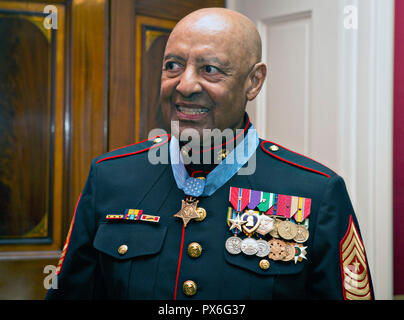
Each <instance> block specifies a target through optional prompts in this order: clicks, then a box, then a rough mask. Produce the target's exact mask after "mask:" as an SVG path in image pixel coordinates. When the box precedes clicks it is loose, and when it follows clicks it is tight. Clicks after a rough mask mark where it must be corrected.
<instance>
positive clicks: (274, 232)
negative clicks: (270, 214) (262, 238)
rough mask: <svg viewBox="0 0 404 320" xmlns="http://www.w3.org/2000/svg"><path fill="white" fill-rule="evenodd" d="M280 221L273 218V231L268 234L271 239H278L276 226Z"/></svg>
mask: <svg viewBox="0 0 404 320" xmlns="http://www.w3.org/2000/svg"><path fill="white" fill-rule="evenodd" d="M280 222H281V221H280V220H279V219H276V218H274V225H273V229H272V230H271V231H270V232H269V234H270V235H271V236H272V237H273V238H279V234H278V225H279V223H280Z"/></svg>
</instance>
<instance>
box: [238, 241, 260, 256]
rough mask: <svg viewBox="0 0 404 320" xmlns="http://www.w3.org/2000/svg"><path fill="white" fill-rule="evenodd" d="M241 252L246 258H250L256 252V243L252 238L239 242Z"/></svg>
mask: <svg viewBox="0 0 404 320" xmlns="http://www.w3.org/2000/svg"><path fill="white" fill-rule="evenodd" d="M241 251H243V253H244V254H246V255H248V256H252V255H254V254H256V253H257V251H258V244H257V241H256V240H255V239H253V238H245V239H244V240H243V241H241Z"/></svg>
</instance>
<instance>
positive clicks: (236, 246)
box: [225, 236, 242, 254]
mask: <svg viewBox="0 0 404 320" xmlns="http://www.w3.org/2000/svg"><path fill="white" fill-rule="evenodd" d="M241 241H242V240H241V239H240V238H239V237H235V236H233V237H230V238H228V239H227V240H226V243H225V247H226V250H227V252H228V253H230V254H239V253H240V252H241Z"/></svg>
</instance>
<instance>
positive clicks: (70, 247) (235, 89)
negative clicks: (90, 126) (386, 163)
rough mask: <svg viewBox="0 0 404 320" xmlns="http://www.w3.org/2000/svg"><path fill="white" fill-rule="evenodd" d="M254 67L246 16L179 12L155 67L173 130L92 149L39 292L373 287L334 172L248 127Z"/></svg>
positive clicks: (295, 295)
mask: <svg viewBox="0 0 404 320" xmlns="http://www.w3.org/2000/svg"><path fill="white" fill-rule="evenodd" d="M266 72H267V69H266V66H265V64H264V63H263V62H261V40H260V36H259V34H258V32H257V30H256V28H255V27H254V24H253V23H252V22H251V21H250V20H249V19H248V18H246V17H245V16H243V15H241V14H239V13H236V12H233V11H230V10H227V9H219V8H209V9H202V10H198V11H195V12H193V13H191V14H190V15H188V16H187V17H185V18H184V19H183V20H181V21H180V22H179V23H178V24H177V26H176V27H175V28H174V30H173V31H172V33H171V35H170V38H169V40H168V43H167V46H166V50H165V53H164V61H163V71H162V81H161V102H162V110H163V115H164V118H165V120H166V122H167V125H168V126H169V127H171V128H172V130H171V135H170V134H159V135H158V136H157V137H153V138H151V139H149V140H147V141H143V142H140V143H137V144H134V145H132V146H129V147H124V148H121V149H118V150H114V151H112V152H110V153H108V154H106V155H103V156H101V157H98V158H96V159H94V161H93V162H92V165H91V170H90V174H89V177H88V180H87V183H86V185H85V188H84V190H83V193H82V194H81V196H80V198H79V201H78V204H77V207H76V211H75V214H74V217H73V221H72V224H71V227H70V231H69V233H68V237H67V240H66V244H65V247H64V250H63V252H62V255H61V258H60V261H59V265H58V288H57V289H51V290H50V291H49V292H48V296H47V297H48V298H51V299H52V298H55V299H56V298H62V299H90V298H113V299H371V298H373V297H374V296H373V288H372V283H371V278H370V273H369V268H368V264H367V259H366V255H365V249H364V246H363V243H362V240H361V236H360V231H359V227H358V222H357V219H356V217H355V213H354V211H353V208H352V205H351V203H350V200H349V196H348V194H347V191H346V188H345V185H344V182H343V180H342V178H341V177H339V176H338V175H337V174H335V173H334V172H333V171H331V170H330V169H328V168H326V167H324V166H322V165H321V164H319V163H317V162H315V161H313V160H311V159H308V158H306V157H303V156H301V155H299V154H297V153H294V152H292V151H290V150H288V149H285V148H283V147H281V146H279V145H277V144H275V143H272V142H269V141H262V140H260V139H259V138H258V137H257V134H256V131H255V129H254V127H253V125H252V124H251V122H250V120H249V118H248V115H247V114H246V113H245V108H246V103H247V101H249V100H252V99H254V98H255V97H256V96H257V94H258V93H259V91H260V89H261V87H262V85H263V82H264V80H265V77H266ZM215 130H216V131H215ZM212 132H216V133H215V134H212ZM225 132H226V134H223V133H225ZM229 132H230V133H231V134H230V135H229ZM164 155H166V159H168V161H166V162H165V163H161V162H164V161H160V163H156V161H155V160H156V158H159V157H160V158H161V159H163V158H164ZM157 160H158V159H157ZM157 162H158V161H157Z"/></svg>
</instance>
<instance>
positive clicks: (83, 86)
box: [68, 0, 109, 220]
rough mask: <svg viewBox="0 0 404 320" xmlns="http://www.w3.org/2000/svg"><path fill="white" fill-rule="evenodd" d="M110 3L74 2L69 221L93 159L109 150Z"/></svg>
mask: <svg viewBox="0 0 404 320" xmlns="http://www.w3.org/2000/svg"><path fill="white" fill-rule="evenodd" d="M108 3H109V1H108V0H86V1H78V0H77V1H75V0H73V2H72V40H71V42H72V53H71V54H72V78H71V90H72V92H71V93H72V100H71V105H70V106H69V108H70V109H71V110H70V137H69V138H70V177H69V178H70V183H69V190H70V192H69V208H68V212H69V215H70V216H69V219H70V220H71V218H72V216H73V211H74V207H75V204H76V201H77V199H78V196H79V194H80V193H81V191H82V189H83V187H84V184H85V181H86V178H87V175H88V172H89V168H90V163H91V160H92V159H93V158H95V157H96V156H99V155H101V154H103V153H105V152H106V151H107V143H108V141H107V129H108V123H107V120H108V118H107V117H108V95H107V93H108V78H107V77H108V20H109V11H108Z"/></svg>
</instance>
